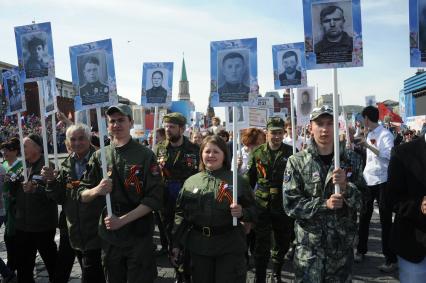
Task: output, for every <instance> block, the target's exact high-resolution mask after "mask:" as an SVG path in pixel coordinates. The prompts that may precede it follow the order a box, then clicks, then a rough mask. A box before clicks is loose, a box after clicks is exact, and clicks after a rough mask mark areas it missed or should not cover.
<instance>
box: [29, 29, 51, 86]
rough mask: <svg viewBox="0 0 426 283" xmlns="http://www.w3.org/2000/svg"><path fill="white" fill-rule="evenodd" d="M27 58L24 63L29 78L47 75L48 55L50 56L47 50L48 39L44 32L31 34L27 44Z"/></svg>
mask: <svg viewBox="0 0 426 283" xmlns="http://www.w3.org/2000/svg"><path fill="white" fill-rule="evenodd" d="M25 47H26V51H27V54H29V56H28V58H27V60H26V61H25V63H24V69H25V74H26V77H27V78H36V77H43V76H47V74H48V63H47V61H46V57H47V56H48V54H47V50H46V39H44V37H43V33H38V34H35V35H31V37H30V38H29V40H28V41H27V44H26V46H24V48H25Z"/></svg>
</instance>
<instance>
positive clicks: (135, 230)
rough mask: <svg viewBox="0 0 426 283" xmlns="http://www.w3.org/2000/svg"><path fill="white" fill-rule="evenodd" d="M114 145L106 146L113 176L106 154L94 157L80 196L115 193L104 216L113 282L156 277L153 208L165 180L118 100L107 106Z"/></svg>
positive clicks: (105, 255)
mask: <svg viewBox="0 0 426 283" xmlns="http://www.w3.org/2000/svg"><path fill="white" fill-rule="evenodd" d="M106 115H107V120H108V131H109V134H110V136H111V137H112V139H111V144H110V145H108V146H106V147H105V155H106V165H107V174H108V178H104V177H103V174H102V167H101V154H100V151H99V150H98V151H97V152H95V153H94V154H92V156H91V157H90V160H89V163H88V165H87V169H86V173H85V174H84V177H83V180H82V181H81V182H80V186H79V190H78V194H77V198H78V199H79V200H80V201H81V202H83V203H88V202H93V201H96V200H97V199H99V198H101V199H103V198H104V196H105V195H106V194H108V193H110V198H111V207H112V215H111V216H108V215H107V209H106V208H105V209H104V211H103V213H102V215H101V216H100V217H101V219H100V221H99V236H100V237H101V239H102V243H101V244H102V264H103V267H104V273H105V279H106V281H107V282H108V283H122V282H128V283H137V282H154V279H155V278H156V276H157V266H156V264H155V257H154V251H153V249H152V246H153V233H154V222H153V213H152V211H153V210H159V209H161V206H162V197H163V183H162V180H161V173H160V169H159V167H158V165H157V158H156V157H155V155H154V153H153V152H152V151H151V150H150V149H149V148H147V147H145V146H143V145H141V144H139V143H138V142H136V141H133V139H132V136H131V135H130V129H131V128H132V127H133V118H132V110H131V109H130V107H129V106H128V105H125V104H117V105H115V106H111V107H109V108H108V110H107V111H106Z"/></svg>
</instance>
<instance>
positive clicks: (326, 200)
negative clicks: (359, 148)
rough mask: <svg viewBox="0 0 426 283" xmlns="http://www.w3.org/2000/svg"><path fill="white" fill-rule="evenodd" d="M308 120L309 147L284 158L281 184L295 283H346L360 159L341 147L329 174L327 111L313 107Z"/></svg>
mask: <svg viewBox="0 0 426 283" xmlns="http://www.w3.org/2000/svg"><path fill="white" fill-rule="evenodd" d="M310 120H311V132H312V144H311V145H310V146H309V147H308V148H307V149H305V150H303V151H301V152H299V153H296V154H295V155H293V156H291V157H290V158H289V160H288V162H287V167H286V169H285V173H284V181H283V201H284V209H285V211H286V212H287V214H288V215H289V216H290V217H293V218H295V234H296V239H295V242H296V248H295V255H294V268H295V282H351V281H352V265H353V259H354V255H353V246H354V243H355V239H356V236H357V223H356V222H357V212H358V211H359V210H360V208H361V192H360V191H359V189H358V188H359V187H360V186H362V185H363V177H362V161H361V157H360V156H359V155H357V154H355V153H354V152H352V151H348V150H346V149H345V148H344V147H341V149H340V167H341V168H338V169H335V168H334V162H333V159H334V158H333V157H334V152H333V151H334V144H333V139H334V134H333V109H332V108H331V107H329V106H327V105H325V106H323V107H321V108H316V109H314V110H313V111H312V113H311V117H310ZM335 184H339V186H340V190H341V193H340V194H337V193H334V185H335Z"/></svg>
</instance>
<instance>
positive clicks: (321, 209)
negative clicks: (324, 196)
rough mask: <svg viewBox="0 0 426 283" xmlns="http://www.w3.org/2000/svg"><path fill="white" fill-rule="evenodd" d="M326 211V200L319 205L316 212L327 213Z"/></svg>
mask: <svg viewBox="0 0 426 283" xmlns="http://www.w3.org/2000/svg"><path fill="white" fill-rule="evenodd" d="M327 210H328V208H327V200H324V201H323V202H322V203H321V204H320V207H319V209H318V212H324V211H327Z"/></svg>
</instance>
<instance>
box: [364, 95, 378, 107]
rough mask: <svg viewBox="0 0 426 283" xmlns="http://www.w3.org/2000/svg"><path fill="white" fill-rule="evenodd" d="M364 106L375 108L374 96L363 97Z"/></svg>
mask: <svg viewBox="0 0 426 283" xmlns="http://www.w3.org/2000/svg"><path fill="white" fill-rule="evenodd" d="M365 106H374V107H376V96H375V95H368V96H366V97H365Z"/></svg>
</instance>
